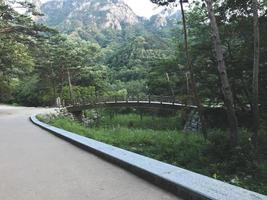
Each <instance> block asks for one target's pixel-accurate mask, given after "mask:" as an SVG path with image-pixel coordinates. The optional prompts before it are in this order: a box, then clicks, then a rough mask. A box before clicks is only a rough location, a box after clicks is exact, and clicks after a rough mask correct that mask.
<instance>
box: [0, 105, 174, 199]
mask: <svg viewBox="0 0 267 200" xmlns="http://www.w3.org/2000/svg"><path fill="white" fill-rule="evenodd" d="M50 111H52V110H51V109H44V108H24V107H11V106H5V105H0V199H1V200H85V199H86V200H173V199H177V197H175V196H174V195H172V194H171V193H168V192H166V191H164V190H162V189H160V188H158V187H156V186H154V185H152V184H150V183H148V182H146V181H144V180H143V179H141V178H139V177H137V176H135V175H133V174H131V173H129V172H128V171H126V170H124V169H121V168H119V167H117V166H115V165H113V164H111V163H109V162H106V161H104V160H102V159H101V158H98V157H97V156H95V155H93V154H90V153H88V152H86V151H83V150H82V149H79V148H78V147H76V146H73V145H72V144H70V143H68V142H66V141H64V140H61V139H60V138H58V137H55V136H53V135H52V134H50V133H48V132H46V131H44V130H42V129H40V128H39V127H37V126H35V125H33V124H32V123H31V122H30V121H29V116H30V115H32V114H37V113H43V112H50Z"/></svg>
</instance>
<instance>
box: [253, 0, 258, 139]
mask: <svg viewBox="0 0 267 200" xmlns="http://www.w3.org/2000/svg"><path fill="white" fill-rule="evenodd" d="M258 6H259V3H258V0H252V10H253V29H254V64H253V82H252V116H253V137H252V139H253V141H254V142H255V140H256V138H257V135H258V129H259V65H260V31H259V14H258Z"/></svg>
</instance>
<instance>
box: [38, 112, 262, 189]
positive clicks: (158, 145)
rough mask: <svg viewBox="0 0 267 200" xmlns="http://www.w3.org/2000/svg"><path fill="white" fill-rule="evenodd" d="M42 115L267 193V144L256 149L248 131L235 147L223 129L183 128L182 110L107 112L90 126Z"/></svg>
mask: <svg viewBox="0 0 267 200" xmlns="http://www.w3.org/2000/svg"><path fill="white" fill-rule="evenodd" d="M163 118H164V120H163ZM42 120H43V121H45V122H48V123H49V124H51V125H54V126H56V127H59V128H63V129H65V130H68V131H71V132H75V133H78V134H80V135H83V136H86V137H89V138H92V139H95V140H98V141H102V142H104V143H107V144H111V145H114V146H117V147H120V148H123V149H126V150H129V151H133V152H136V153H139V154H142V155H145V156H148V157H151V158H154V159H157V160H160V161H164V162H167V163H170V164H173V165H176V166H179V167H183V168H186V169H189V170H192V171H195V172H198V173H201V174H205V175H208V176H211V177H214V178H217V179H220V180H224V181H227V182H229V183H232V184H235V185H238V186H241V187H244V188H247V189H250V190H254V191H257V192H260V193H263V194H267V188H266V186H267V161H266V156H265V154H264V151H265V150H266V146H264V145H261V148H262V149H260V148H259V149H257V150H255V149H254V150H252V147H251V144H250V143H249V138H248V134H247V132H245V131H244V133H242V135H240V137H241V142H240V146H239V147H238V148H236V149H234V150H231V148H230V147H229V146H227V145H226V144H227V137H226V136H225V134H224V133H222V132H220V131H213V132H212V133H210V134H209V135H210V137H209V139H208V140H207V141H205V140H204V139H203V138H202V137H201V135H200V134H185V133H182V131H180V129H179V127H180V125H179V121H178V120H179V117H177V116H169V117H153V118H151V117H149V116H143V119H142V120H140V117H139V116H138V115H136V114H119V115H115V116H113V117H110V116H108V115H103V116H102V117H101V120H100V123H93V125H91V127H90V128H88V127H86V126H85V125H84V124H81V123H78V122H76V121H73V120H71V119H70V118H68V117H54V118H51V119H49V120H48V119H44V118H43V119H42ZM166 122H169V124H170V126H167V123H166ZM176 124H178V125H176Z"/></svg>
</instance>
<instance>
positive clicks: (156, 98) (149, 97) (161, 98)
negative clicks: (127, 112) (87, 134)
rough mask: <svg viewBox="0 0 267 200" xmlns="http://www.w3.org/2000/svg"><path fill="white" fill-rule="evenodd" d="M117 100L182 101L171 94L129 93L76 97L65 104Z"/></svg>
mask: <svg viewBox="0 0 267 200" xmlns="http://www.w3.org/2000/svg"><path fill="white" fill-rule="evenodd" d="M117 102H125V103H127V102H129V103H130V102H136V103H139V102H140V103H142V102H146V103H172V104H176V103H183V102H181V101H180V100H179V99H177V98H176V97H173V96H158V95H147V96H144V95H142V96H138V95H135V96H133V95H129V96H113V97H111V96H91V97H87V98H76V99H74V100H73V101H69V100H68V101H65V105H66V106H79V105H88V104H99V103H117Z"/></svg>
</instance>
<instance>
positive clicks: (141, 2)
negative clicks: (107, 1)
mask: <svg viewBox="0 0 267 200" xmlns="http://www.w3.org/2000/svg"><path fill="white" fill-rule="evenodd" d="M124 1H125V2H126V3H127V4H128V5H129V6H130V7H131V8H132V9H133V11H134V12H135V13H136V14H137V15H139V16H143V17H151V16H152V15H153V14H156V13H158V12H159V11H160V10H162V9H163V8H159V7H158V6H157V5H156V4H153V3H151V1H150V0H124Z"/></svg>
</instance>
